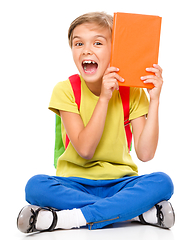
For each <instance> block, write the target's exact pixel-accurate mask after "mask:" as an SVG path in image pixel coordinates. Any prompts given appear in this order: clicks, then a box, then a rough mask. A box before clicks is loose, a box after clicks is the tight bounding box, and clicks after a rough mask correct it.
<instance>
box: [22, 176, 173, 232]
mask: <svg viewBox="0 0 194 240" xmlns="http://www.w3.org/2000/svg"><path fill="white" fill-rule="evenodd" d="M25 190H26V200H27V201H28V202H29V203H30V204H33V205H38V206H41V207H46V206H47V207H53V208H56V209H59V210H65V209H73V208H79V209H81V211H82V213H83V215H84V217H85V219H86V221H87V223H88V227H89V229H97V228H102V227H104V226H106V225H109V224H112V223H115V222H121V221H126V220H130V219H132V218H134V217H136V216H139V215H141V214H142V213H144V212H146V211H148V210H149V209H150V208H152V207H153V206H154V205H155V204H157V203H159V202H161V201H163V200H169V199H170V198H171V196H172V194H173V191H174V187H173V183H172V180H171V179H170V177H169V176H168V175H166V174H165V173H161V172H156V173H152V174H147V175H143V176H135V177H124V178H120V179H114V180H90V179H85V178H77V177H67V178H66V177H51V176H47V175H36V176H34V177H32V178H31V179H30V180H29V181H28V183H27V185H26V189H25Z"/></svg>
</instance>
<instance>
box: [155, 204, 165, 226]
mask: <svg viewBox="0 0 194 240" xmlns="http://www.w3.org/2000/svg"><path fill="white" fill-rule="evenodd" d="M155 207H156V209H157V213H156V216H157V218H158V224H159V225H160V226H163V221H164V215H163V212H162V211H161V210H162V205H161V206H159V205H158V204H156V205H155Z"/></svg>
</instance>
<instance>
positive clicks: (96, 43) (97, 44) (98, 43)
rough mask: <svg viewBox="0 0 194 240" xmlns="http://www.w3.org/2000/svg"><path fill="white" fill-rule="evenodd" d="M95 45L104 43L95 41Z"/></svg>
mask: <svg viewBox="0 0 194 240" xmlns="http://www.w3.org/2000/svg"><path fill="white" fill-rule="evenodd" d="M94 45H96V46H99V45H102V43H101V42H95V43H94Z"/></svg>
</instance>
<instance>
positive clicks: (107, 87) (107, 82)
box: [100, 67, 124, 102]
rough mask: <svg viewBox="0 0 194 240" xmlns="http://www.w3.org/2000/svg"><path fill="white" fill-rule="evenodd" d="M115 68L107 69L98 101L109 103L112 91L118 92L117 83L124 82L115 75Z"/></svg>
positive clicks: (116, 70)
mask: <svg viewBox="0 0 194 240" xmlns="http://www.w3.org/2000/svg"><path fill="white" fill-rule="evenodd" d="M118 71H119V69H118V68H116V67H108V68H107V70H106V71H105V73H104V76H103V79H102V87H101V94H100V99H101V100H104V101H107V102H109V100H110V99H111V97H112V94H113V91H114V90H119V84H118V81H120V82H124V79H123V78H122V77H121V76H119V75H118V74H117V72H118Z"/></svg>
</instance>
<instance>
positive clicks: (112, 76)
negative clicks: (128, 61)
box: [104, 72, 124, 82]
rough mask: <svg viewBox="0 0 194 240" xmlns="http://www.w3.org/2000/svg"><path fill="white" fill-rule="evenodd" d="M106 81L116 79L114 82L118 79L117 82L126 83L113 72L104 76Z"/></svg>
mask: <svg viewBox="0 0 194 240" xmlns="http://www.w3.org/2000/svg"><path fill="white" fill-rule="evenodd" d="M104 79H114V80H115V79H116V80H117V81H120V82H124V79H123V78H122V77H121V76H120V75H119V74H117V73H116V72H111V73H109V74H106V75H105V76H104Z"/></svg>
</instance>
